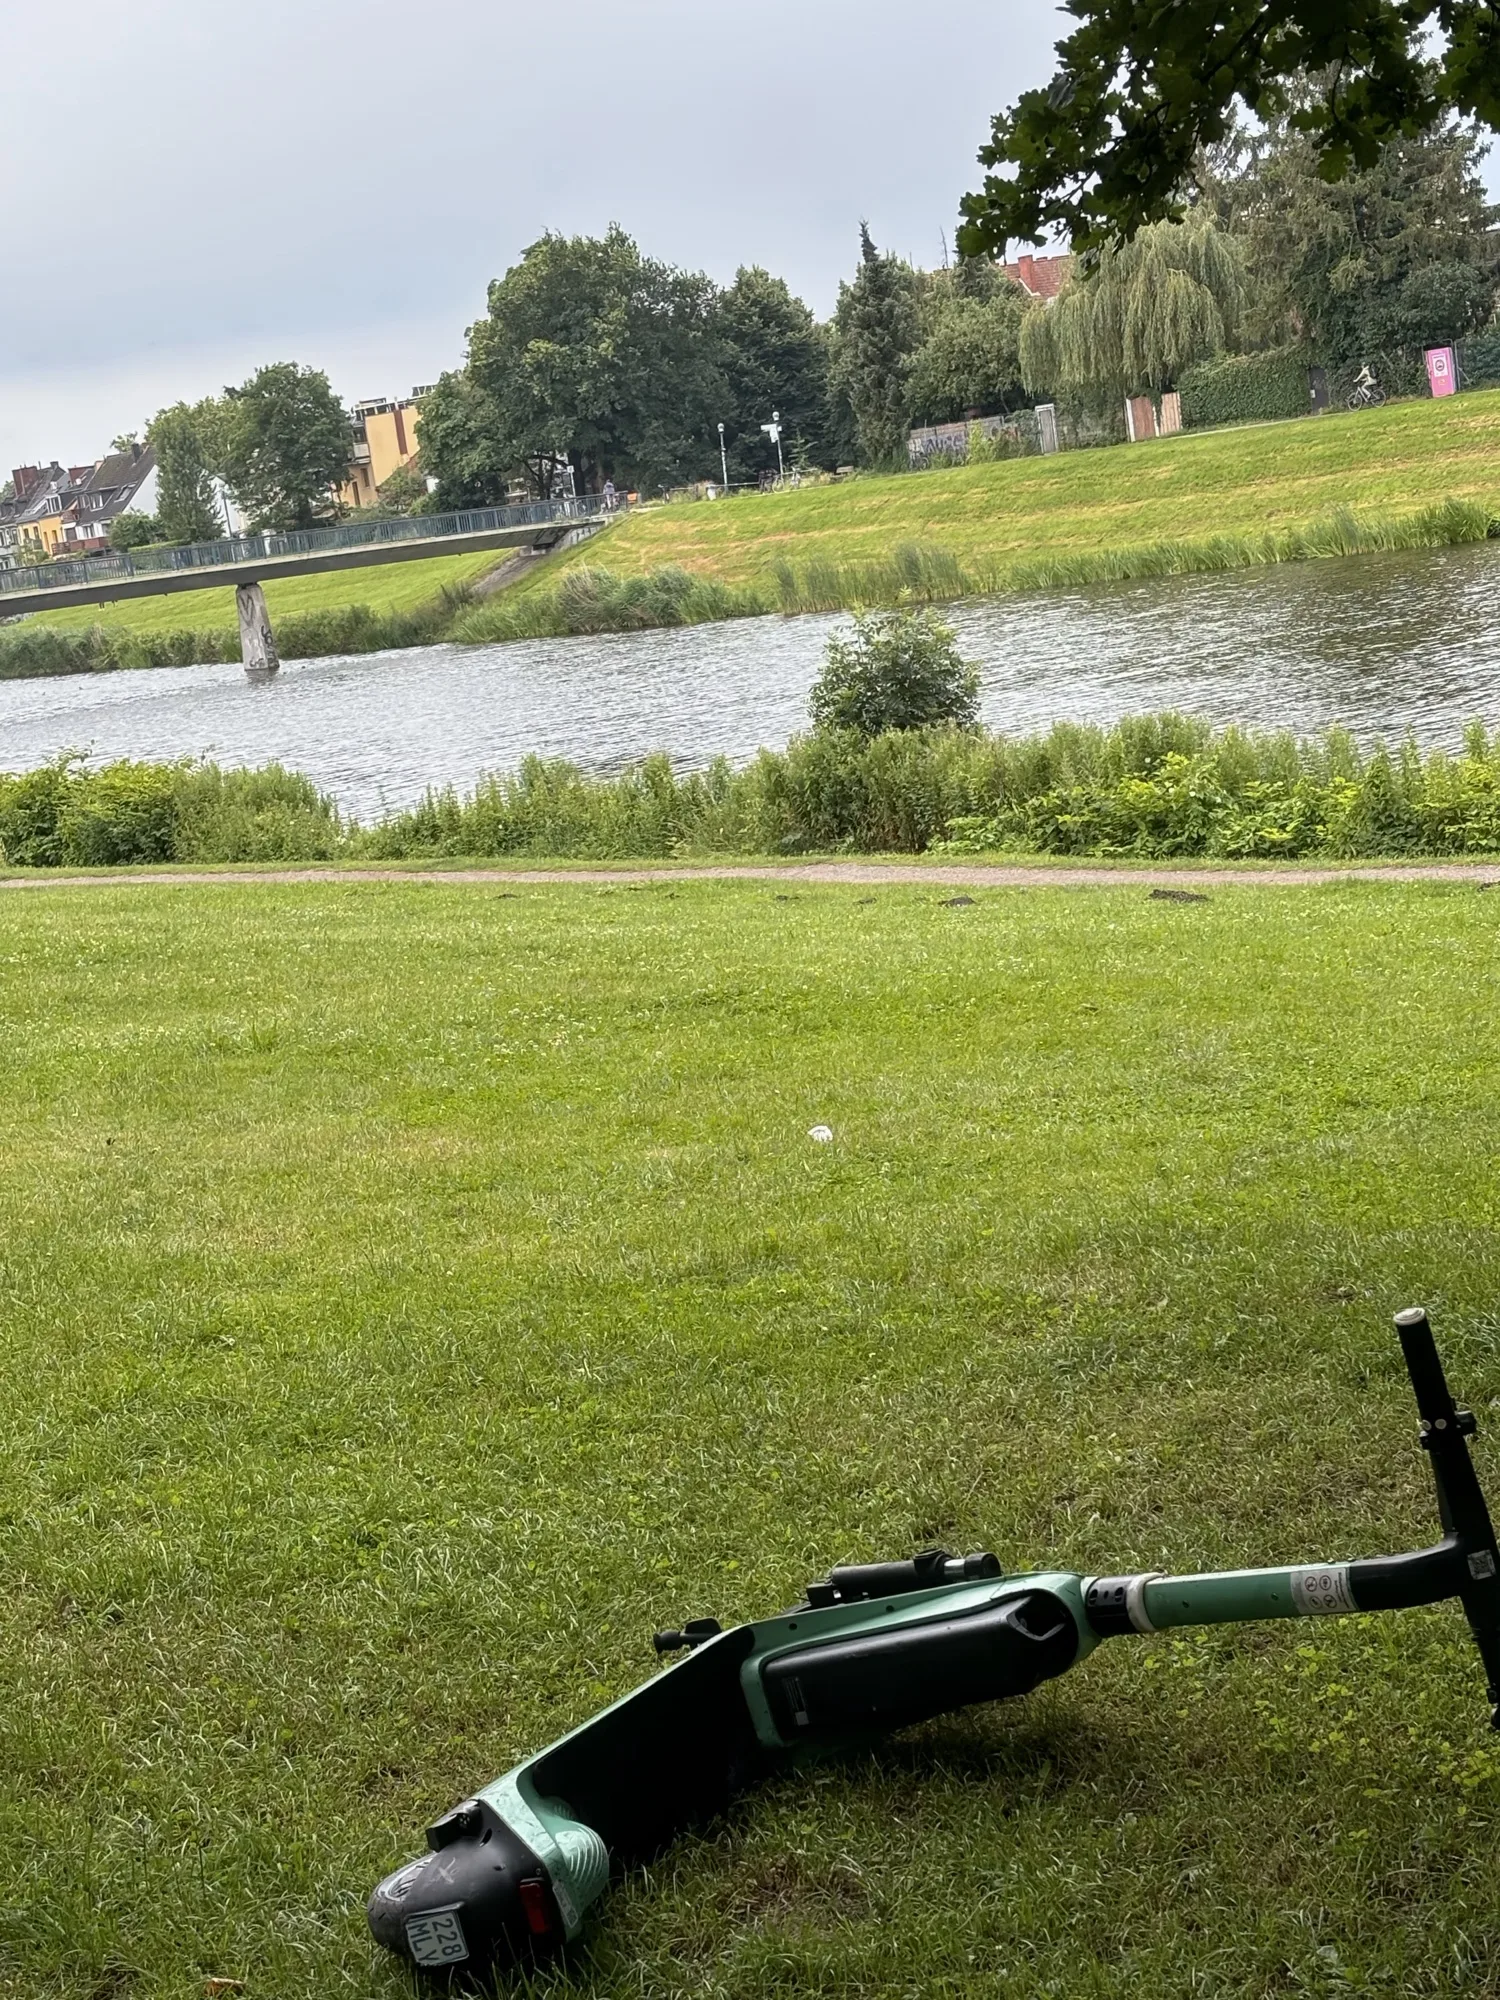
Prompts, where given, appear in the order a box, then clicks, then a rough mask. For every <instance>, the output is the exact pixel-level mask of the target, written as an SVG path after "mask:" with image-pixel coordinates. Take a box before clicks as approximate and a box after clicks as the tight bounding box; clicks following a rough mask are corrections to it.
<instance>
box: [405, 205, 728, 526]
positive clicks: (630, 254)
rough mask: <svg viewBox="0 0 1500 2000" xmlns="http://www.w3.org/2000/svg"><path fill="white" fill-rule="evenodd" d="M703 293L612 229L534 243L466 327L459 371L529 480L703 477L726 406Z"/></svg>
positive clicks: (706, 286) (593, 485)
mask: <svg viewBox="0 0 1500 2000" xmlns="http://www.w3.org/2000/svg"><path fill="white" fill-rule="evenodd" d="M714 296H715V295H714V287H713V285H712V284H711V283H710V281H709V280H708V279H707V278H706V277H704V276H702V274H701V273H694V272H687V271H679V270H676V269H674V268H673V267H672V266H670V265H667V264H661V263H658V262H656V261H655V259H653V258H648V257H642V255H641V253H640V251H639V250H638V249H637V247H636V245H635V243H634V242H633V241H632V240H631V238H630V237H628V236H627V235H626V234H625V232H624V231H623V230H622V229H621V228H619V226H618V225H616V224H612V225H611V226H610V228H609V230H608V231H607V232H606V234H605V235H604V236H602V237H588V236H574V237H564V236H554V235H547V236H543V237H542V238H540V239H539V240H538V241H537V242H535V243H533V244H532V245H531V246H530V247H529V248H528V249H527V250H526V252H525V253H524V255H523V256H522V258H521V261H520V263H519V264H516V265H514V266H513V267H512V268H511V269H510V270H509V271H507V272H506V274H505V276H504V277H503V278H497V279H496V280H495V282H494V283H493V284H492V285H491V286H490V290H489V310H488V313H487V315H486V317H485V318H484V319H482V320H480V321H479V322H478V323H477V325H475V326H472V327H471V328H470V329H469V358H468V364H467V370H466V372H467V374H468V376H469V378H470V381H471V383H472V384H473V385H474V387H475V388H477V389H478V390H479V391H480V393H481V394H482V395H483V396H484V397H485V398H487V399H488V402H489V405H490V410H491V413H492V417H491V419H487V422H488V421H492V423H493V434H494V435H495V437H496V438H497V439H499V440H503V444H504V450H505V454H506V455H507V456H508V457H509V459H510V462H511V464H512V465H515V466H520V465H522V464H525V465H527V466H529V467H531V468H534V476H536V477H538V479H539V480H540V479H544V478H545V476H546V468H547V467H549V466H551V465H555V464H556V463H557V461H558V460H559V458H563V459H565V460H566V462H569V463H571V464H572V466H573V469H574V475H575V478H576V480H577V483H578V485H579V487H580V488H582V489H594V490H597V488H598V487H600V486H601V485H602V484H603V482H604V480H605V479H606V478H613V479H614V480H615V481H616V482H617V483H627V482H628V483H631V484H639V485H642V486H646V487H648V488H653V487H660V486H669V485H675V484H677V483H678V482H680V481H682V480H684V479H688V478H691V477H694V476H695V475H697V474H698V473H699V472H701V471H702V469H703V467H704V464H705V462H711V459H712V456H713V453H712V450H711V446H710V439H713V440H714V441H715V442H716V441H717V435H718V434H717V431H716V430H715V429H714V423H715V417H714V411H715V409H716V408H717V407H718V406H720V405H721V404H722V403H723V401H724V396H725V389H724V383H723V379H722V374H721V371H720V369H719V367H718V361H717V354H716V351H715V348H716V343H715V342H714V340H713V339H712V337H711V325H712V317H713V307H714ZM424 447H425V432H424ZM437 476H438V477H439V479H441V478H442V473H441V472H439V473H438V475H437Z"/></svg>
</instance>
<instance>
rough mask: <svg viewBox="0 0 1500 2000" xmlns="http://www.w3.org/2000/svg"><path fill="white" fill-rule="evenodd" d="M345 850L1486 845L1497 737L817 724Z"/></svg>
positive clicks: (480, 808)
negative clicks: (1445, 747) (696, 763)
mask: <svg viewBox="0 0 1500 2000" xmlns="http://www.w3.org/2000/svg"><path fill="white" fill-rule="evenodd" d="M354 844H355V847H356V848H357V849H358V851H360V852H364V853H368V854H371V855H379V856H385V857H392V858H394V857H398V856H421V855H432V856H438V855H447V856H458V855H495V856H502V855H526V856H533V857H542V856H576V857H578V858H580V859H594V860H608V859H634V858H646V857H652V856H655V857H666V856H671V855H678V856H692V855H712V854H732V853H738V854H755V853H780V854H801V853H814V852H821V853H921V852H923V851H941V852H946V853H984V852H991V851H993V852H999V853H1012V854H1016V853H1046V854H1070V855H1079V856H1083V855H1099V856H1108V855H1119V856H1133V857H1136V858H1140V859H1151V858H1161V857H1167V856H1185V857H1187V856H1202V857H1205V858H1207V857H1239V858H1246V859H1249V858H1263V859H1274V858H1276V857H1279V856H1284V857H1296V856H1310V855H1317V856H1324V857H1327V858H1330V859H1331V858H1349V857H1355V856H1378V855H1399V854H1411V855H1450V856H1451V855H1462V854H1474V853H1497V852H1500V737H1497V738H1495V739H1494V740H1491V739H1490V738H1489V737H1488V736H1487V735H1486V733H1485V731H1484V729H1483V727H1482V726H1481V725H1479V724H1477V723H1476V724H1473V725H1471V727H1470V729H1469V731H1468V733H1467V735H1466V738H1465V741H1464V744H1463V746H1462V748H1461V750H1459V751H1458V752H1457V753H1454V754H1446V753H1443V752H1438V751H1434V752H1428V753H1423V752H1421V751H1419V750H1418V749H1417V747H1416V746H1415V745H1414V744H1412V743H1410V742H1408V743H1405V744H1402V745H1400V746H1398V747H1397V748H1395V749H1393V750H1392V749H1384V748H1381V749H1376V750H1374V751H1372V752H1369V753H1364V752H1362V751H1361V750H1360V749H1359V747H1358V746H1357V745H1356V743H1355V742H1354V739H1353V738H1352V737H1351V736H1349V735H1348V734H1347V732H1343V731H1332V732H1330V733H1329V734H1328V735H1326V736H1324V737H1321V738H1318V739H1316V740H1313V741H1299V740H1298V739H1296V738H1294V737H1292V736H1290V735H1286V734H1277V733H1260V732H1254V731H1248V730H1240V729H1227V730H1221V731H1215V730H1213V729H1212V728H1211V727H1210V726H1209V725H1208V724H1207V723H1206V722H1203V721H1201V720H1199V719H1195V718H1192V717H1184V716H1180V715H1174V714H1162V715H1154V716H1141V717H1136V718H1134V719H1131V720H1128V721H1125V722H1122V723H1120V724H1118V725H1117V726H1116V727H1115V728H1112V729H1093V728H1084V727H1080V726H1078V725H1076V724H1058V725H1056V726H1055V727H1054V728H1053V729H1051V730H1050V731H1048V732H1047V733H1046V734H1045V735H1040V736H1030V737H1013V738H1008V737H1003V736H997V735H992V734H990V733H989V732H987V731H984V730H958V729H948V728H943V729H927V730H905V731H893V732H891V733H889V734H886V735H883V736H876V737H873V738H869V737H862V736H859V735H857V734H855V733H853V732H826V733H822V734H814V735H809V736H804V737H798V738H794V739H793V741H792V742H791V743H790V744H789V745H788V746H787V748H786V749H785V750H784V751H769V750H763V751H761V752H760V754H759V755H758V756H757V757H756V758H754V759H753V760H752V761H751V762H750V763H749V764H748V765H746V766H745V767H744V768H742V769H733V768H731V767H730V766H729V765H728V764H725V763H723V762H719V763H716V764H714V765H712V766H711V767H710V768H709V769H708V770H706V771H703V772H694V773H686V774H683V775H681V776H678V775H677V774H675V773H674V772H673V770H672V768H671V765H670V764H669V763H668V761H667V759H666V758H665V757H654V758H649V759H647V760H646V762H645V763H643V764H642V765H640V766H638V767H637V768H636V769H634V770H632V771H629V772H627V773H625V774H624V775H622V776H620V777H615V778H590V777H588V776H587V775H585V774H584V773H583V772H582V771H580V770H578V769H577V768H575V767H574V766H572V765H570V764H566V763H562V762H558V761H551V760H546V759H542V758H529V759H527V761H526V762H525V763H524V764H523V765H522V766H521V768H520V769H519V770H518V771H516V772H514V773H508V774H505V775H501V776H496V777H492V778H487V779H485V780H484V781H483V782H482V783H481V784H480V785H479V786H477V787H476V788H475V790H474V791H473V792H471V793H470V794H468V796H467V797H463V798H460V797H459V796H458V795H457V794H456V793H454V792H452V791H451V790H450V791H440V792H434V793H431V794H429V796H428V797H427V798H426V799H425V800H424V801H423V802H422V804H421V805H420V806H418V807H417V808H415V809H414V810H412V811H410V812H406V813H401V814H398V815H396V816H395V817H394V818H392V819H390V820H388V821H386V822H385V823H384V824H383V825H381V826H379V827H374V828H371V829H369V830H368V831H367V832H365V833H362V834H359V835H357V836H355V842H354Z"/></svg>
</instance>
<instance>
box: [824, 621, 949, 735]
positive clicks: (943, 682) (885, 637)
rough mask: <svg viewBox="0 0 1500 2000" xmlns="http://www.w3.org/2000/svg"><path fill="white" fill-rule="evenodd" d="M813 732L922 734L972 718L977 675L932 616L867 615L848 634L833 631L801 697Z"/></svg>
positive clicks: (940, 624)
mask: <svg viewBox="0 0 1500 2000" xmlns="http://www.w3.org/2000/svg"><path fill="white" fill-rule="evenodd" d="M808 709H809V712H810V713H811V715H812V720H813V727H814V728H815V729H854V730H858V732H859V733H860V734H861V735H862V736H878V735H880V734H881V733H882V731H884V730H887V729H926V728H929V727H930V726H931V725H933V724H934V723H943V722H947V723H953V724H955V725H956V726H957V727H958V728H960V729H972V728H973V727H974V725H975V723H976V722H978V720H979V673H978V669H977V668H975V667H972V666H970V665H969V663H968V662H967V661H966V660H964V659H962V658H961V657H960V655H959V651H958V645H957V642H956V640H955V638H954V635H953V631H952V628H951V627H949V626H947V625H945V624H944V623H943V622H942V620H941V619H940V618H939V617H938V616H937V614H936V613H935V612H932V611H928V610H925V609H924V610H921V611H868V612H863V613H860V614H858V615H857V616H856V617H855V620H854V630H853V632H852V633H850V634H849V635H848V637H845V636H844V635H843V634H842V633H839V632H835V633H834V634H833V636H832V637H831V638H830V639H829V641H828V645H827V649H826V652H825V655H824V661H823V671H822V672H821V674H820V675H819V676H818V679H817V680H816V682H815V683H814V685H813V689H812V693H811V694H810V695H809V696H808Z"/></svg>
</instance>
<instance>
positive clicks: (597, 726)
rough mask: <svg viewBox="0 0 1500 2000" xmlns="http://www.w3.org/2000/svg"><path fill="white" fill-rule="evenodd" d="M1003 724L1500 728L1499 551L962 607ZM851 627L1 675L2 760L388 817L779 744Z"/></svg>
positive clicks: (816, 624) (756, 625) (1424, 735)
mask: <svg viewBox="0 0 1500 2000" xmlns="http://www.w3.org/2000/svg"><path fill="white" fill-rule="evenodd" d="M950 615H951V619H952V622H953V624H954V625H955V626H956V627H957V628H958V631H959V635H960V637H961V639H962V642H963V646H964V649H965V651H966V652H967V653H968V655H969V656H970V657H971V658H972V659H974V660H976V661H977V662H978V663H979V665H980V667H981V669H982V671H983V676H984V714H985V719H986V720H987V721H988V722H989V723H991V724H992V725H993V726H995V727H997V728H1003V729H1006V730H1017V731H1024V730H1033V729H1038V728H1044V727H1045V726H1046V725H1047V724H1048V723H1050V722H1052V721H1054V720H1056V719H1059V718H1068V719H1072V720H1076V721H1090V722H1112V721H1114V720H1116V719H1117V718H1118V717H1120V716H1122V715H1128V714H1132V713H1138V712H1140V711H1141V710H1142V709H1150V708H1179V709H1185V710H1190V711H1193V712H1195V713H1197V714H1201V715H1207V716H1210V717H1212V718H1213V719H1214V720H1216V721H1220V722H1229V721H1240V722H1247V723H1254V724H1258V725H1260V726H1263V727H1266V726H1284V727H1289V728H1292V729H1296V730H1316V729H1321V728H1323V727H1325V726H1326V725H1327V724H1329V723H1333V722H1342V723H1346V724H1348V725H1349V726H1350V727H1351V728H1353V729H1354V730H1356V731H1357V732H1358V734H1359V735H1360V736H1361V737H1364V738H1366V739H1369V738H1373V737H1376V736H1382V735H1384V736H1399V735H1401V734H1403V733H1404V732H1405V731H1407V730H1408V729H1410V730H1413V731H1414V732H1415V733H1416V735H1417V736H1418V737H1419V738H1421V739H1422V740H1423V741H1424V742H1428V743H1452V744H1456V743H1457V741H1458V739H1459V736H1460V733H1461V731H1462V728H1463V725H1464V723H1465V722H1467V721H1468V720H1470V719H1471V718H1472V717H1475V716H1478V717H1480V718H1482V719H1484V720H1486V721H1488V722H1491V723H1500V673H1497V666H1500V545H1485V546H1481V547H1474V548H1462V549H1440V550H1421V551H1416V552H1411V553H1402V554H1395V555H1383V556H1363V557H1356V558H1349V559H1345V560H1335V561H1327V562H1312V563H1300V564H1293V565H1288V566H1286V567H1285V568H1282V569H1274V570H1244V571H1240V572H1238V573H1237V574H1235V575H1232V576H1224V577H1178V578H1169V579H1156V578H1153V579H1151V580H1149V581H1144V582H1138V583H1128V584H1110V585H1101V586H1095V587H1091V588H1089V589H1086V590H1077V591H1066V592H1056V593H1051V594H1048V595H1045V596H1040V595H1038V596H1029V597H1011V598H1005V599H1000V600H996V601H994V602H990V603H985V604H970V605H964V606H960V607H956V608H955V609H954V610H953V611H952V613H951V614H950ZM840 622H841V621H840V620H838V619H836V618H785V619H783V618H760V619H753V620H746V621H742V622H738V623H735V624H729V625H712V626H697V627H694V628H692V629H689V630H687V631H676V632H641V633H632V634H629V635H628V636H623V637H610V638H598V639H544V640H535V641H528V642H525V643H523V644H518V645H509V646H480V647H456V646H437V647H423V648H420V649H418V650H415V651H411V652H400V653H379V654H374V655H369V656H364V657H359V658H353V659H327V660H297V661H293V662H290V663H289V664H288V665H287V666H285V667H283V669H282V671H281V673H280V675H279V676H277V677H276V678H275V679H274V680H272V681H270V682H265V683H258V684H252V683H250V682H248V681H247V680H246V678H245V676H244V674H243V672H242V671H241V669H240V668H239V667H237V666H228V667H225V666H214V667H185V668H166V669H161V670H159V671H155V672H149V673H118V674H102V675H89V674H85V675H76V676H69V677H67V678H65V679H60V680H44V681H7V682H0V766H3V767H4V768H7V769H11V770H19V769H23V768H25V767H27V766H29V765H32V764H37V763H41V762H43V761H44V760H45V759H47V758H48V757H50V756H53V755H54V754H55V753H56V752H57V751H59V750H63V749H80V750H91V751H93V752H94V753H95V754H96V755H98V756H101V757H127V756H128V757H178V756H213V757H217V758H218V759H220V761H221V762H224V763H232V764H259V763H264V762H266V761H268V760H270V759H272V758H277V759H280V761H281V762H283V763H285V764H290V765H293V766H295V767H296V768H297V769H299V770H303V771H306V772H307V773H308V774H309V775H310V776H311V777H312V778H313V779H315V780H316V782H317V783H318V784H319V785H320V786H322V787H324V788H325V789H327V790H329V791H332V792H333V793H335V794H336V795H337V797H338V798H339V800H340V801H341V802H342V804H343V805H345V806H346V807H347V808H349V809H351V810H353V811H355V812H358V813H360V814H361V815H363V816H365V817H369V816H371V815H373V814H376V813H378V812H379V811H381V810H382V809H384V808H389V807H392V806H397V805H404V804H406V803H407V802H409V801H410V800H412V799H414V798H416V797H418V796H419V795H420V794H421V793H422V792H423V791H424V790H425V789H426V787H427V786H429V785H433V784H453V785H457V786H459V787H460V788H462V787H464V786H467V785H469V784H471V783H472V782H473V780H474V779H475V778H476V777H477V776H478V775H479V774H480V773H481V772H483V771H493V770H500V769H504V768H506V767H508V766H511V765H514V764H515V763H516V762H517V761H518V760H519V759H520V758H521V757H522V756H524V755H525V753H526V752H527V751H530V750H536V751H540V752H542V753H543V754H545V755H548V756H562V757H571V758H573V759H575V760H576V761H577V762H578V763H580V764H583V765H585V766H587V767H589V768H591V769H595V770H610V769H615V768H618V767H619V766H620V765H622V764H625V763H628V762H630V761H631V760H632V759H634V758H637V757H640V756H642V755H643V754H644V753H645V752H647V751H649V750H666V751H668V752H669V753H670V754H671V756H672V757H673V758H674V759H675V760H677V761H678V762H680V763H682V764H684V765H696V764H703V763H706V762H707V761H708V760H709V759H710V758H712V757H714V756H717V755H720V754H722V755H725V756H728V757H731V758H735V759H740V758H745V757H748V756H750V755H751V754H752V753H753V752H754V751H755V749H756V748H757V747H758V746H759V745H760V744H769V745H773V746H775V745H779V744H781V743H784V742H785V741H786V739H787V737H788V736H789V735H791V734H792V732H793V731H794V730H796V729H798V728H800V727H801V726H802V725H803V723H804V720H805V714H806V698H807V690H808V688H809V686H810V684H811V682H812V679H813V677H814V675H815V674H816V672H817V669H818V665H819V661H820V658H821V655H822V650H823V644H824V640H825V638H826V636H827V634H828V632H829V630H830V629H832V628H833V627H834V626H836V625H837V624H839V623H840Z"/></svg>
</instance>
